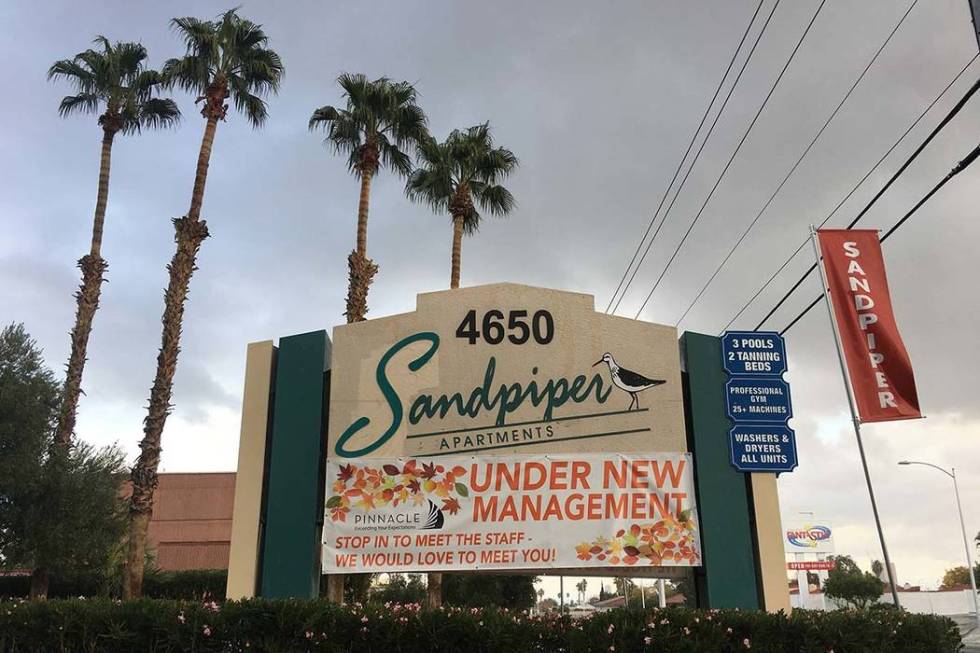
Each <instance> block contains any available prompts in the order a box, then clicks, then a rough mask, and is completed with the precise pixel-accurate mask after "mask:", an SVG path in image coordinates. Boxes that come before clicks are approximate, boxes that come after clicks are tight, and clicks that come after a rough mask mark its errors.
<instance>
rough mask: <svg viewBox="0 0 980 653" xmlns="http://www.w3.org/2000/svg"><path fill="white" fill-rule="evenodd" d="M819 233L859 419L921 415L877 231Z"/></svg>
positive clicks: (871, 419)
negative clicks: (893, 310) (893, 306)
mask: <svg viewBox="0 0 980 653" xmlns="http://www.w3.org/2000/svg"><path fill="white" fill-rule="evenodd" d="M817 237H818V238H819V241H820V249H821V252H822V254H823V260H824V269H825V270H826V273H827V285H828V287H829V288H830V298H831V301H832V302H833V306H834V314H835V317H836V320H837V328H838V331H839V332H840V339H841V347H842V348H843V350H844V358H845V360H846V361H847V371H848V375H849V376H850V379H851V387H852V388H853V390H854V398H855V401H856V402H857V410H858V415H859V417H860V419H861V421H862V422H885V421H890V420H899V419H913V418H916V417H922V413H921V412H919V396H918V393H917V392H916V388H915V377H914V376H913V374H912V363H911V361H910V360H909V354H908V352H907V351H906V349H905V345H904V343H902V337H901V336H900V335H899V333H898V325H897V324H896V323H895V315H894V313H893V312H892V301H891V295H890V294H889V291H888V279H887V278H886V277H885V262H884V259H883V258H882V255H881V243H880V242H879V241H878V231H877V230H875V229H821V230H819V231H818V232H817Z"/></svg>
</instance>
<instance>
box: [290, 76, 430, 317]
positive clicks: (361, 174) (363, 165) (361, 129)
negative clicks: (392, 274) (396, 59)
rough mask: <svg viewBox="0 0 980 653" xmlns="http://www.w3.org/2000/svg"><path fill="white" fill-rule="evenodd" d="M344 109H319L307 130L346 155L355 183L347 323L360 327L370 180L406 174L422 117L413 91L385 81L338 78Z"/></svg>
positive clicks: (367, 264) (371, 269) (367, 265)
mask: <svg viewBox="0 0 980 653" xmlns="http://www.w3.org/2000/svg"><path fill="white" fill-rule="evenodd" d="M337 83H338V84H340V87H341V88H342V89H344V98H346V100H347V108H345V109H335V108H334V107H332V106H323V107H320V108H319V109H317V110H316V111H314V112H313V116H312V117H311V118H310V124H309V127H310V129H311V130H313V129H316V128H317V127H323V128H324V129H326V130H327V137H326V139H325V140H324V143H326V144H329V145H331V146H332V147H333V148H334V150H335V151H336V152H337V153H339V154H347V155H348V156H347V167H348V168H349V169H350V171H351V172H352V173H354V176H355V177H357V178H358V179H360V181H361V197H360V202H359V203H358V207H357V247H356V248H355V249H354V251H352V252H351V254H350V256H348V258H347V263H348V268H349V275H350V281H349V285H348V288H347V311H346V313H345V315H346V316H347V322H348V323H350V322H361V321H363V320H364V316H365V315H366V314H367V311H368V308H367V294H368V287H369V286H370V285H371V281H372V280H373V279H374V275H375V274H377V272H378V266H377V265H375V263H374V261H372V260H371V259H369V258H368V257H367V220H368V205H369V204H370V198H371V180H372V179H373V178H374V176H375V175H376V174H377V172H378V170H380V169H381V167H386V168H388V169H389V170H392V171H394V172H395V173H396V174H398V175H400V176H402V177H404V176H407V175H408V174H409V173H410V172H411V170H412V161H411V158H410V157H409V154H408V153H407V150H409V149H411V148H413V147H415V146H416V145H417V144H418V143H420V142H421V141H422V140H424V139H425V138H426V136H427V134H428V132H427V131H426V118H425V113H424V112H423V111H422V109H421V108H420V107H419V106H418V104H417V103H416V100H417V93H416V91H415V87H414V86H412V85H411V84H409V83H408V82H393V81H391V80H389V79H387V78H385V77H381V78H379V79H376V80H374V81H369V80H368V79H367V77H365V76H364V75H351V74H348V73H344V74H343V75H341V76H340V77H338V78H337Z"/></svg>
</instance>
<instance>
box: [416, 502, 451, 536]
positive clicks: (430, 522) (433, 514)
mask: <svg viewBox="0 0 980 653" xmlns="http://www.w3.org/2000/svg"><path fill="white" fill-rule="evenodd" d="M445 522H446V520H445V518H444V517H443V516H442V510H440V509H439V508H438V507H436V504H434V503H432V501H431V500H430V501H429V516H428V517H427V518H426V520H425V526H423V527H422V530H426V531H428V530H440V529H441V528H442V526H443V524H445Z"/></svg>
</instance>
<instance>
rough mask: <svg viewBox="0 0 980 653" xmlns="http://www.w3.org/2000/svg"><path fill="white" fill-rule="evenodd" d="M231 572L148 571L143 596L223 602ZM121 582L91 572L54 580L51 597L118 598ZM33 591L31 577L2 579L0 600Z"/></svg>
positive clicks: (219, 570) (202, 570)
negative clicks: (204, 599) (205, 599)
mask: <svg viewBox="0 0 980 653" xmlns="http://www.w3.org/2000/svg"><path fill="white" fill-rule="evenodd" d="M227 581H228V572H227V571H226V570H224V569H191V570H187V571H157V570H152V571H147V574H146V578H145V579H144V580H143V594H144V595H145V596H146V597H147V598H152V599H186V600H198V599H203V598H204V597H208V598H209V599H214V600H218V601H221V600H224V598H225V585H226V583H227ZM120 582H121V578H108V577H106V575H105V574H103V573H100V572H96V571H89V572H78V573H74V574H62V575H58V576H52V577H51V587H50V590H49V592H48V596H49V597H51V598H58V599H68V598H78V597H79V596H84V597H87V598H91V597H95V596H102V597H118V596H119V595H120V593H121V586H120ZM30 587H31V579H30V576H0V598H11V597H13V598H17V597H26V596H27V594H28V592H29V591H30Z"/></svg>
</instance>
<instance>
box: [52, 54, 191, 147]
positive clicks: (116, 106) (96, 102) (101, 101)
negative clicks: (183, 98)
mask: <svg viewBox="0 0 980 653" xmlns="http://www.w3.org/2000/svg"><path fill="white" fill-rule="evenodd" d="M94 42H95V44H96V45H97V46H98V47H99V48H100V49H101V51H100V50H96V49H92V48H90V49H88V50H85V51H84V52H80V53H78V54H77V55H75V57H73V58H72V59H63V60H61V61H56V62H55V63H54V64H53V65H52V66H51V68H50V69H49V70H48V78H49V79H65V80H68V81H70V82H71V83H72V84H73V85H74V86H75V89H76V91H77V93H76V94H75V95H69V96H67V97H65V98H64V99H63V100H62V101H61V104H60V106H59V108H58V112H59V114H61V115H62V116H67V115H69V114H72V113H77V112H82V113H98V112H99V111H100V108H102V107H104V113H102V115H101V116H100V117H99V124H100V125H102V126H103V127H104V128H106V129H111V130H113V131H115V130H119V131H121V132H122V133H124V134H125V133H133V132H139V131H140V128H141V127H143V126H147V127H156V126H169V125H170V124H172V123H173V122H174V121H175V120H176V118H177V117H178V116H179V115H180V112H179V110H177V105H176V104H174V102H173V100H169V99H167V100H164V99H160V98H156V97H154V95H155V93H156V92H157V91H158V90H159V88H160V87H161V83H162V81H163V79H162V75H161V74H160V73H158V72H156V71H155V70H150V69H147V68H145V67H144V66H145V61H146V58H147V53H146V48H144V47H143V46H142V45H141V44H139V43H132V42H120V43H115V44H113V43H110V41H109V39H107V38H106V37H104V36H98V37H96V38H95V41H94Z"/></svg>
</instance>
